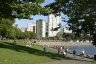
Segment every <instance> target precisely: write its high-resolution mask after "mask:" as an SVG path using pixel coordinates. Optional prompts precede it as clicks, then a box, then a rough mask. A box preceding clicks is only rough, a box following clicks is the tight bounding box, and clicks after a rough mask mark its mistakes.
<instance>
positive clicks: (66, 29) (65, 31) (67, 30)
mask: <svg viewBox="0 0 96 64" xmlns="http://www.w3.org/2000/svg"><path fill="white" fill-rule="evenodd" d="M63 33H72V30H69V28H68V27H64V28H63Z"/></svg>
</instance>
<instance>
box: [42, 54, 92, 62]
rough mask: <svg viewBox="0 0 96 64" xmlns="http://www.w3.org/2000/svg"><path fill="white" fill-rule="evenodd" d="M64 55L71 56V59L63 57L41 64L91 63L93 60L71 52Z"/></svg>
mask: <svg viewBox="0 0 96 64" xmlns="http://www.w3.org/2000/svg"><path fill="white" fill-rule="evenodd" d="M66 57H69V58H72V60H70V59H65V60H58V61H54V62H46V63H43V64H91V62H92V61H93V59H89V58H81V57H80V56H75V57H74V56H73V55H72V54H69V53H68V54H67V55H66Z"/></svg>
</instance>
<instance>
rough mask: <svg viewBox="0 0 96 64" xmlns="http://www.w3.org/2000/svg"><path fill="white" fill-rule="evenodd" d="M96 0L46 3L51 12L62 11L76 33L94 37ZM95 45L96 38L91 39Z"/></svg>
mask: <svg viewBox="0 0 96 64" xmlns="http://www.w3.org/2000/svg"><path fill="white" fill-rule="evenodd" d="M95 2H96V0H55V2H54V3H52V4H49V5H47V6H46V7H50V9H52V10H53V12H52V13H57V12H62V13H64V14H65V15H67V16H68V17H69V20H68V21H66V19H65V22H68V25H69V26H70V29H72V30H73V31H74V32H75V33H76V35H78V36H79V35H80V34H81V33H82V32H83V33H86V34H90V35H93V38H94V37H96V36H95V35H96V4H95ZM93 41H94V42H95V45H96V40H94V39H93Z"/></svg>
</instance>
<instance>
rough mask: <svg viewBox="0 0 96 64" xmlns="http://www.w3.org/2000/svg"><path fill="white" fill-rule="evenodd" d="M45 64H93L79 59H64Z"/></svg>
mask: <svg viewBox="0 0 96 64" xmlns="http://www.w3.org/2000/svg"><path fill="white" fill-rule="evenodd" d="M44 64H91V62H88V61H79V60H62V61H54V62H47V63H44Z"/></svg>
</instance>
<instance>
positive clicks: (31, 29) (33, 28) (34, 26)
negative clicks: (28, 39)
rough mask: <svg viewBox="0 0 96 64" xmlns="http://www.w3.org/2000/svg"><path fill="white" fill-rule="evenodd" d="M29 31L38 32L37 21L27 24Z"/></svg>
mask: <svg viewBox="0 0 96 64" xmlns="http://www.w3.org/2000/svg"><path fill="white" fill-rule="evenodd" d="M27 31H31V32H34V33H36V24H35V23H28V24H27Z"/></svg>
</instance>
